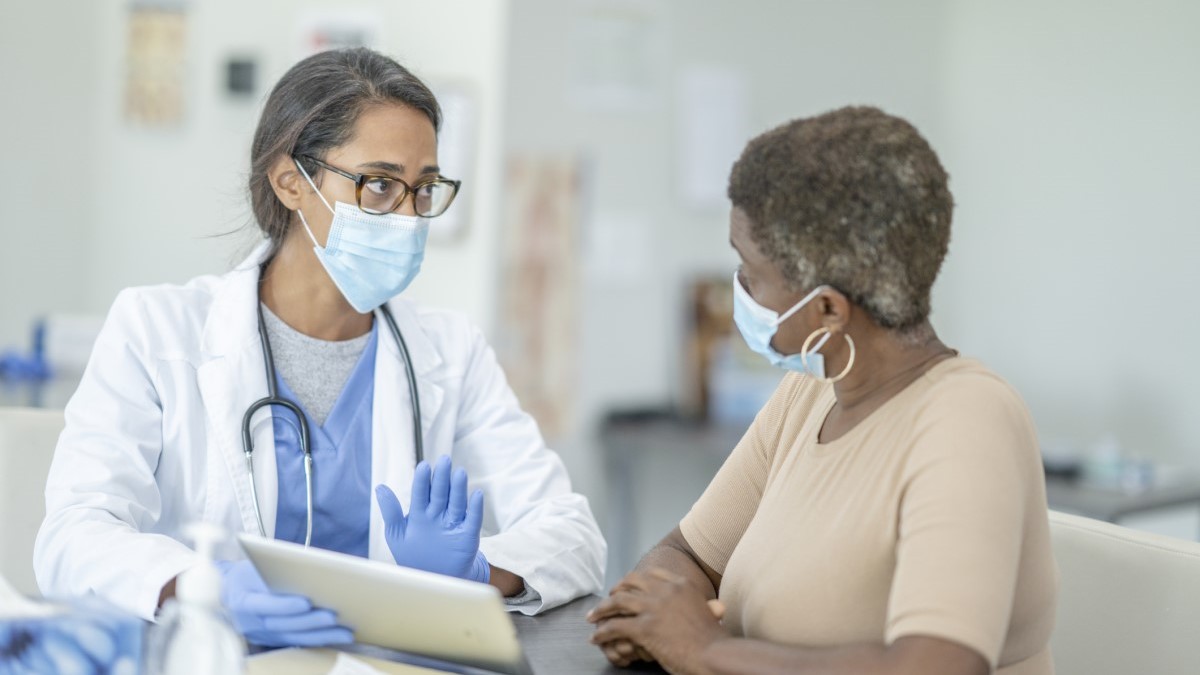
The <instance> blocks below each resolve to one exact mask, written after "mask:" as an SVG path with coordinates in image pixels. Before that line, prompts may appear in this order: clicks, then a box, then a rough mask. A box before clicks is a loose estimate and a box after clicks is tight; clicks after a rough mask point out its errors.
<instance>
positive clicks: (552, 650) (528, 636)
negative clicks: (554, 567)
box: [247, 596, 664, 675]
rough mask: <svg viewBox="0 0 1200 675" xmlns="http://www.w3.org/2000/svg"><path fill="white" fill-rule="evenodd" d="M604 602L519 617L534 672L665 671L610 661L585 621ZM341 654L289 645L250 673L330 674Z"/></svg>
mask: <svg viewBox="0 0 1200 675" xmlns="http://www.w3.org/2000/svg"><path fill="white" fill-rule="evenodd" d="M598 602H600V598H599V597H598V596H592V597H588V598H581V599H579V600H576V601H574V602H571V603H569V604H567V605H564V606H562V607H559V608H557V609H552V610H550V611H549V612H546V613H545V614H541V615H539V616H524V615H522V614H514V615H513V617H512V618H513V623H514V624H515V625H516V627H517V637H518V639H520V641H521V646H522V647H523V648H524V650H525V657H526V658H527V659H528V660H529V665H530V667H531V668H532V670H533V673H534V675H617V674H618V673H630V672H641V673H662V672H664V671H663V670H662V669H661V668H659V667H658V666H656V665H650V664H642V665H640V666H638V667H635V668H631V669H625V670H622V669H618V668H614V667H613V666H611V665H609V663H608V660H607V659H605V658H604V654H603V653H601V652H600V650H599V649H597V648H596V647H595V646H593V645H592V643H591V642H588V640H589V638H591V636H592V625H591V624H590V623H588V622H587V620H586V619H584V616H585V615H586V614H587V613H588V610H590V609H591V608H592V607H595V606H596V603H598ZM349 651H351V652H352V654H351V655H352V656H355V657H357V658H360V659H363V660H364V661H367V662H368V663H369V664H370V665H372V666H374V667H375V668H377V669H378V670H380V671H381V672H384V673H388V674H389V675H423V674H431V675H432V674H435V673H438V672H447V671H448V672H452V673H453V672H457V673H468V674H470V675H484V672H483V671H480V670H478V669H474V668H458V667H453V666H452V665H451V664H447V663H442V662H437V661H434V660H431V659H426V658H422V657H417V656H413V655H409V654H401V653H398V652H391V651H388V650H386V649H380V648H377V647H370V646H367V645H355V646H354V647H351V648H350V649H349ZM337 658H338V652H337V651H334V650H327V649H320V650H313V649H283V650H277V651H273V652H264V653H261V654H258V655H256V656H253V657H251V658H250V659H249V662H248V664H247V665H248V668H247V673H248V675H274V674H275V673H288V674H289V675H325V674H326V673H328V672H329V669H330V668H331V667H332V666H333V664H334V661H336V660H337Z"/></svg>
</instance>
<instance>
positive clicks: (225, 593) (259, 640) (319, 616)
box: [217, 560, 354, 647]
mask: <svg viewBox="0 0 1200 675" xmlns="http://www.w3.org/2000/svg"><path fill="white" fill-rule="evenodd" d="M217 567H218V569H220V570H221V577H222V579H221V581H222V583H221V604H223V605H225V609H226V610H227V611H228V612H229V614H230V616H231V617H232V618H233V622H234V625H235V626H236V627H237V629H238V632H240V633H241V634H242V635H244V636H246V640H247V641H249V642H251V643H253V644H256V645H261V646H263V647H320V646H324V645H340V644H350V643H352V642H354V634H353V633H352V632H350V629H349V628H346V627H345V626H340V625H338V622H337V615H335V614H334V613H333V612H331V611H329V610H327V609H318V608H315V607H313V606H312V603H311V602H309V600H308V598H306V597H304V596H302V595H287V594H283V593H273V592H272V591H271V590H270V589H269V588H267V584H266V583H265V582H263V580H262V577H260V576H259V575H258V570H256V569H254V565H253V564H251V563H250V561H249V560H239V561H237V562H228V561H219V562H217Z"/></svg>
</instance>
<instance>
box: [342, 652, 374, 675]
mask: <svg viewBox="0 0 1200 675" xmlns="http://www.w3.org/2000/svg"><path fill="white" fill-rule="evenodd" d="M329 675H384V674H383V672H382V671H379V670H376V669H375V668H373V667H371V664H369V663H366V662H365V661H360V660H358V659H356V658H354V657H353V656H350V655H349V654H347V653H345V652H341V653H339V654H338V657H337V661H335V662H334V663H333V668H331V669H330V670H329Z"/></svg>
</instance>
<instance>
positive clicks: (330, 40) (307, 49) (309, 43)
mask: <svg viewBox="0 0 1200 675" xmlns="http://www.w3.org/2000/svg"><path fill="white" fill-rule="evenodd" d="M382 30H383V16H382V15H381V14H380V13H379V12H375V11H371V10H369V9H361V8H359V9H356V8H352V7H338V8H337V9H311V10H307V11H304V12H301V13H300V15H299V16H298V17H297V19H296V60H297V61H299V60H300V59H303V58H305V57H307V56H312V55H313V54H316V53H319V52H323V51H328V50H330V49H349V48H351V47H371V48H372V49H375V48H378V47H379V36H380V34H381V32H382Z"/></svg>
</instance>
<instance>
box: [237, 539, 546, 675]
mask: <svg viewBox="0 0 1200 675" xmlns="http://www.w3.org/2000/svg"><path fill="white" fill-rule="evenodd" d="M238 542H239V543H241V545H242V548H243V549H244V550H245V551H246V554H247V555H248V556H249V557H250V560H251V561H252V562H253V563H254V566H255V567H256V568H257V569H258V572H259V574H261V575H262V578H263V580H264V581H266V583H267V586H268V587H270V588H271V590H273V591H275V592H277V593H296V594H299V595H304V596H306V597H308V598H309V599H310V600H312V603H313V604H314V605H316V606H318V607H325V608H328V609H331V610H333V611H335V612H337V615H338V621H339V622H340V623H342V624H344V625H346V626H349V627H350V629H351V630H353V631H354V638H355V640H356V641H358V642H360V643H365V644H370V645H377V646H379V647H385V648H387V649H394V650H397V651H402V652H410V653H413V654H423V655H427V656H432V657H436V658H439V659H444V660H447V661H454V662H457V663H462V664H465V665H470V666H475V667H479V668H486V669H488V670H494V671H498V672H502V673H512V674H513V675H524V674H525V673H528V672H529V667H528V664H527V662H526V661H525V659H524V657H523V655H522V653H521V644H520V643H519V642H518V641H517V630H516V627H515V626H514V625H513V622H512V619H510V618H509V616H508V612H506V611H505V608H504V599H503V598H502V597H501V595H500V591H499V590H497V589H496V588H495V587H493V586H489V585H487V584H481V583H477V582H474V581H464V580H462V579H455V578H453V577H447V576H443V575H440V574H433V573H431V572H423V571H420V570H414V569H410V568H407V567H400V566H399V565H394V564H386V563H381V562H377V561H372V560H366V559H364V558H359V557H357V556H352V555H346V554H344V553H337V552H335V551H326V550H322V549H317V548H304V547H303V546H301V545H299V544H293V543H291V542H286V541H278V540H274V539H265V538H263V537H258V536H254V535H248V534H240V535H238Z"/></svg>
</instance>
